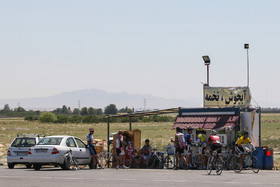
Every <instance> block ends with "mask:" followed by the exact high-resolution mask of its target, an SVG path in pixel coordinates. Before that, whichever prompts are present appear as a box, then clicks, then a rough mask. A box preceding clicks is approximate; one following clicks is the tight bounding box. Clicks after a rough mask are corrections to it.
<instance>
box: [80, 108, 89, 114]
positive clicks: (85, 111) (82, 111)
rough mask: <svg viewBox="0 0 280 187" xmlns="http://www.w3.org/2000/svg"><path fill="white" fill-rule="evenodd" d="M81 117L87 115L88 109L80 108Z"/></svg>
mask: <svg viewBox="0 0 280 187" xmlns="http://www.w3.org/2000/svg"><path fill="white" fill-rule="evenodd" d="M81 115H82V116H85V115H88V109H87V107H83V108H82V110H81Z"/></svg>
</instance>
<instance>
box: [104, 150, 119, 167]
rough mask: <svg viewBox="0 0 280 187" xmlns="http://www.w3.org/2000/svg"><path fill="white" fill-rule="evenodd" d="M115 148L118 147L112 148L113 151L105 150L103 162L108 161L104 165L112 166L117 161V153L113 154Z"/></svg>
mask: <svg viewBox="0 0 280 187" xmlns="http://www.w3.org/2000/svg"><path fill="white" fill-rule="evenodd" d="M113 149H116V148H112V149H111V152H105V154H104V153H103V154H102V159H104V160H103V163H104V161H105V162H106V163H105V165H104V167H108V168H112V167H113V163H116V162H117V159H118V158H117V155H116V154H113Z"/></svg>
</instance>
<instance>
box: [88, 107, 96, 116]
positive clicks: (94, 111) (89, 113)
mask: <svg viewBox="0 0 280 187" xmlns="http://www.w3.org/2000/svg"><path fill="white" fill-rule="evenodd" d="M88 115H96V110H95V109H94V108H92V107H89V108H88Z"/></svg>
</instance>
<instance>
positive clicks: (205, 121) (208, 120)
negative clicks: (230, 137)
mask: <svg viewBox="0 0 280 187" xmlns="http://www.w3.org/2000/svg"><path fill="white" fill-rule="evenodd" d="M238 122H239V115H197V116H196V115H192V116H177V118H176V121H175V123H174V125H173V128H172V129H175V128H176V127H180V128H181V129H188V128H190V127H191V128H194V129H197V128H202V129H205V130H209V129H220V128H223V127H232V126H234V125H238V124H239V123H238Z"/></svg>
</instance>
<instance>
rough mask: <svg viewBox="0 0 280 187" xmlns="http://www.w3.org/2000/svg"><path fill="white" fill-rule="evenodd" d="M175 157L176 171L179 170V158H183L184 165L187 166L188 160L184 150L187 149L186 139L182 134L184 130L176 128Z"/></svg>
mask: <svg viewBox="0 0 280 187" xmlns="http://www.w3.org/2000/svg"><path fill="white" fill-rule="evenodd" d="M175 147H176V151H175V157H176V167H175V168H174V169H175V170H178V169H179V157H181V158H182V159H183V161H184V164H185V165H186V166H187V160H186V158H185V155H184V149H185V147H186V142H185V137H184V134H183V133H182V130H181V128H180V127H177V128H176V134H175Z"/></svg>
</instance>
